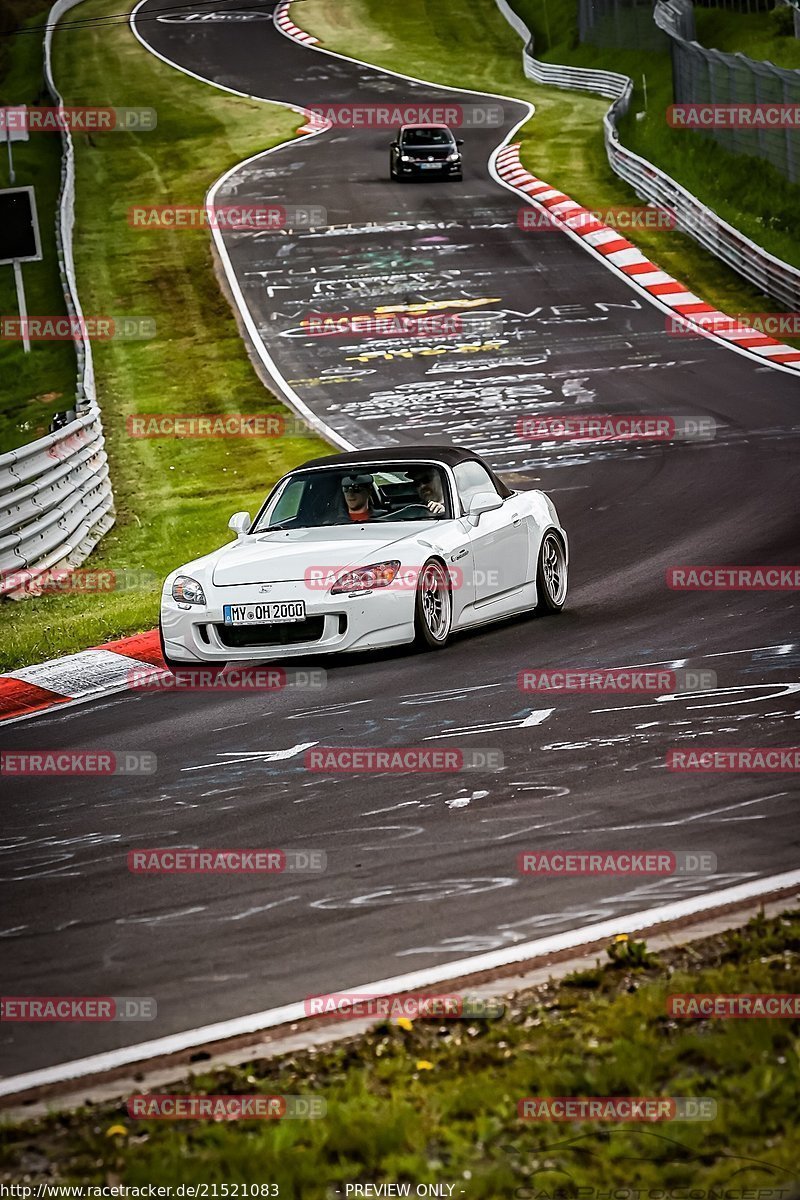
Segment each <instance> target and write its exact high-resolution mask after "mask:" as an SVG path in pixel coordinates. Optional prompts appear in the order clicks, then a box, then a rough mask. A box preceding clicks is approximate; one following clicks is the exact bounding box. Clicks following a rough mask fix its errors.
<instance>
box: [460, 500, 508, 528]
mask: <svg viewBox="0 0 800 1200" xmlns="http://www.w3.org/2000/svg"><path fill="white" fill-rule="evenodd" d="M502 507H503V501H502V498H501V497H500V496H498V494H497V492H476V494H475V495H474V496H473V497H472V499H471V500H470V502H469V509H468V516H469V519H470V522H471V523H472V524H473V525H477V524H478V522H479V521H480V519H481V516H482V515H483V513H487V512H493V511H494V510H495V509H496V508H502Z"/></svg>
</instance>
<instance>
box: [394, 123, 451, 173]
mask: <svg viewBox="0 0 800 1200" xmlns="http://www.w3.org/2000/svg"><path fill="white" fill-rule="evenodd" d="M461 145H463V142H462V140H461V138H456V137H454V135H453V133H452V132H451V131H450V129H448V127H447V126H446V125H403V126H402V128H401V130H400V132H399V134H398V135H397V137H396V139H395V140H394V141H393V142H392V149H391V152H390V157H389V175H390V176H391V178H392V179H411V178H418V179H421V178H423V177H425V176H428V175H430V176H431V177H432V178H434V179H436V178H439V179H441V178H445V179H463V178H464V176H463V174H462V169H463V168H462V162H461V151H460V150H459V146H461Z"/></svg>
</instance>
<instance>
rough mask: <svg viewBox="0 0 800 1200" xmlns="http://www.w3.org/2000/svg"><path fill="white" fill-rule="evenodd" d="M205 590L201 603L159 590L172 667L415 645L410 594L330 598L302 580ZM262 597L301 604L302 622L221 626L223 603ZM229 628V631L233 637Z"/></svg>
mask: <svg viewBox="0 0 800 1200" xmlns="http://www.w3.org/2000/svg"><path fill="white" fill-rule="evenodd" d="M260 586H261V585H259V584H245V585H242V586H235V587H224V588H215V587H213V586H211V587H209V588H206V589H205V592H206V598H207V601H208V603H207V604H206V605H194V604H193V605H191V606H186V605H180V604H178V602H177V601H176V600H173V598H172V595H171V593H170V591H169V590H168V589H166V588H165V590H164V592H163V594H162V597H161V629H162V632H163V635H164V642H165V645H166V651H167V655H168V656H169V657H170V658H171V659H173V660H174V661H176V662H185V663H197V662H200V663H205V662H210V663H214V662H253V661H254V660H259V661H274V660H275V659H281V660H284V659H286V658H297V657H300V656H302V655H308V654H335V653H344V652H346V651H350V650H371V649H376V648H378V647H380V646H399V645H402V644H404V643H408V642H412V641H413V640H414V593H413V591H411V592H408V591H404V590H401V589H399V588H392V587H389V588H385V589H377V590H376V591H374V592H362V593H359V594H357V595H353V596H348V595H341V596H331V595H330V593H329V592H328V591H327V590H325V591H314V590H313V589H311V588H310V587H309V585H308V584H307V583H305V582H304V581H303V580H294V581H290V582H286V583H275V584H272V585H271V587H270V590H269V592H268V593H266V594H265V593H264V592H262V591H260ZM266 600H270V601H284V600H287V601H288V600H303V601H305V605H306V620H305V621H304V622H287V623H285V624H283V623H281V624H275V625H271V626H264V625H250V626H247V625H236V626H233V625H228V626H226V625H225V622H224V616H223V605H225V604H260V603H263V602H264V601H266ZM234 631H235V632H234Z"/></svg>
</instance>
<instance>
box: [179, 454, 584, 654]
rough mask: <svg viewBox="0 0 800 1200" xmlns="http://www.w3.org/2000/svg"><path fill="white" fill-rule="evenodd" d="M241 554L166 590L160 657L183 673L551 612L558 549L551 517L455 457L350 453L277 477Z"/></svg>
mask: <svg viewBox="0 0 800 1200" xmlns="http://www.w3.org/2000/svg"><path fill="white" fill-rule="evenodd" d="M229 526H230V528H231V529H232V530H234V532H235V533H236V541H235V542H230V543H229V544H228V545H226V546H223V547H222V548H221V549H220V550H215V551H214V552H213V553H212V554H207V555H205V556H204V557H203V558H198V559H195V560H194V562H189V563H186V564H185V565H184V566H182V567H180V568H179V569H178V570H177V571H173V572H172V574H171V575H168V576H167V579H166V581H165V583H164V590H163V594H162V597H161V619H160V622H159V628H160V633H161V649H162V652H163V655H164V661H165V662H166V664H167V666H168V667H170V668H171V669H172V670H173V671H174V670H176V669H178V668H180V667H188V666H190V665H192V664H194V665H198V664H203V665H206V664H212V665H216V666H219V667H222V666H224V665H225V664H226V663H227V662H229V661H237V662H244V661H252V660H254V659H260V660H268V659H276V658H280V659H284V658H287V657H289V656H292V655H304V654H309V653H315V654H316V653H326V654H333V653H334V652H336V651H351V650H373V649H376V648H377V647H379V646H393V645H401V644H402V643H405V642H416V643H418V645H419V646H420V647H422V648H428V649H434V650H435V649H440V648H441V647H443V646H444V645H446V643H447V641H448V638H449V637H450V634H451V633H453V632H454V631H456V630H460V629H468V628H472V627H474V626H477V625H484V624H486V623H487V622H489V621H495V620H498V619H499V618H502V617H508V616H513V615H514V614H516V613H525V612H530V611H536V612H538V613H547V612H560V610H561V609H562V608H563V607H564V601H565V599H566V595H567V561H568V552H567V535H566V533H565V532H564V530H563V528H562V526H561V523H560V521H559V519H558V514H557V513H556V510H555V506H554V505H553V502H552V501H551V500H550V499H549V498H548V497H547V496H546V495H545V494H544V493H543V492H538V491H530V492H513V491H511V490H510V489H509V488H508V487H506V485H505V484H504V483H502V482H501V480H499V479H498V478H497V477H496V476H495V475H494V473H493V472H492V471H491V470H490V469H489V467H488V466H487V465H486V463H484V462H483V461H482V459H480V458H479V457H478V456H477V455H476V454H472V453H471V452H469V451H467V450H460V449H457V448H455V447H453V446H433V447H431V446H425V447H421V446H420V447H411V448H402V449H398V448H395V449H390V450H358V451H353V452H351V453H348V454H333V455H330V456H328V457H327V458H316V459H313V460H312V461H311V462H307V463H305V464H304V465H303V466H301V467H298V468H297V469H296V470H294V471H291V472H290V473H289V474H288V475H286V476H284V478H283V479H281V480H280V482H279V483H277V484H276V485H275V487H274V488H273V489H272V491H271V492H270V494H269V495H268V496H267V499H266V500H265V502H264V504H263V506H262V508H261V510H260V512H259V513H258V515H257V516H256V518H255V520H254V521H251V519H250V515H249V513H245V512H240V513H236V514H235V515H234V516H233V517H231V519H230V522H229Z"/></svg>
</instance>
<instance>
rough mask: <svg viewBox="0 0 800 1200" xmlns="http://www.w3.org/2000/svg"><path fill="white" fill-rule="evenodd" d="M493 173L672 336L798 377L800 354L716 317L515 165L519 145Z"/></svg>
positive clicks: (501, 154)
mask: <svg viewBox="0 0 800 1200" xmlns="http://www.w3.org/2000/svg"><path fill="white" fill-rule="evenodd" d="M495 169H496V171H497V174H498V176H499V178H500V179H502V180H503V182H504V183H506V184H507V185H510V186H511V187H512V188H515V189H516V190H517V191H518V192H521V193H522V194H523V195H524V196H525V197H526V198H527V200H528V201H529V202H530V203H532V204H535V205H538V206H539V207H540V208H542V209H544V210H545V211H546V213H547V214H548V216H549V218H550V219H551V220H552V221H553V222H554V223H555V224H556V225H561V226H562V227H563V228H564V229H565V230H569V231H570V232H571V233H572V234H573V235H575V236H577V237H578V238H580V240H581V241H583V242H584V243H585V244H586V245H588V246H591V247H592V249H593V250H594V251H595V252H596V253H597V254H600V255H602V256H603V258H604V259H605V261H606V263H607V264H608V265H609V266H610V267H613V268H614V269H615V270H616V271H618V272H619V273H620V274H622V275H625V276H626V277H627V280H628V282H629V283H631V284H633V285H634V286H636V287H638V288H641V290H642V291H643V292H645V293H646V294H647V295H648V296H650V297H651V298H654V299H656V300H658V301H659V302H660V303H661V304H662V305H665V306H666V307H667V308H668V309H671V310H672V312H673V313H674V314H675V316H676V318H678V320H676V322H675V324H676V331H675V336H681V334H680V333H679V332H678V330H679V328H680V326H683V325H685V326H686V329H687V331H688V330H690V329H696V330H697V331H698V332H697V336H699V337H705V338H717V339H719V340H720V341H722V342H725V343H727V344H729V345H735V346H736V347H737V348H738V349H740V350H745V351H747V353H748V354H752V355H753V356H754V357H756V358H758V359H761V360H762V361H765V360H766V361H768V362H770V363H777V364H780V365H781V366H783V367H787V368H791V369H793V370H797V371H799V372H800V350H796V349H794V348H793V347H792V346H787V345H785V344H784V343H783V342H779V341H776V339H775V338H771V337H768V336H767V335H766V334H764V333H761V332H759V330H757V329H748V328H746V327H745V326H743V325H742V324H741V323H740V322H739V321H737V320H736V319H735V318H734V317H729V316H727V315H726V314H725V313H722V312H719V311H718V310H717V309H715V308H714V306H713V305H712V304H706V303H705V301H704V300H702V299H701V298H700V296H695V294H694V293H693V292H690V291H689V289H688V288H687V287H686V286H685V285H684V284H682V283H680V282H679V281H678V280H677V279H673V277H672V276H671V275H668V274H667V272H666V271H662V270H661V269H660V268H659V267H657V266H656V265H655V263H652V262H650V260H649V259H648V258H645V256H644V255H643V254H642V252H641V251H640V250H638V249H637V248H636V246H634V245H633V243H632V242H629V241H628V240H627V238H624V237H622V236H621V234H620V232H619V230H617V229H612V228H611V227H610V226H608V225H604V224H603V223H602V221H598V220H596V219H595V218H594V217H593V216H592V213H591V210H590V209H587V208H584V207H583V206H582V205H581V204H578V203H577V202H576V201H575V200H572V199H571V198H570V197H569V196H567V195H566V194H565V193H564V192H561V191H559V190H558V188H554V187H553V186H552V185H551V184H549V183H545V181H544V180H543V179H537V177H536V176H535V175H531V173H530V171H528V170H526V169H525V167H523V166H522V164H521V163H520V161H519V143H514V144H512V145H510V146H505V147H504V148H503V149H502V150H499V151H498V152H497V154H496V155H495ZM706 323H707V324H706ZM684 336H685V335H684ZM690 336H691V335H690Z"/></svg>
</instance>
